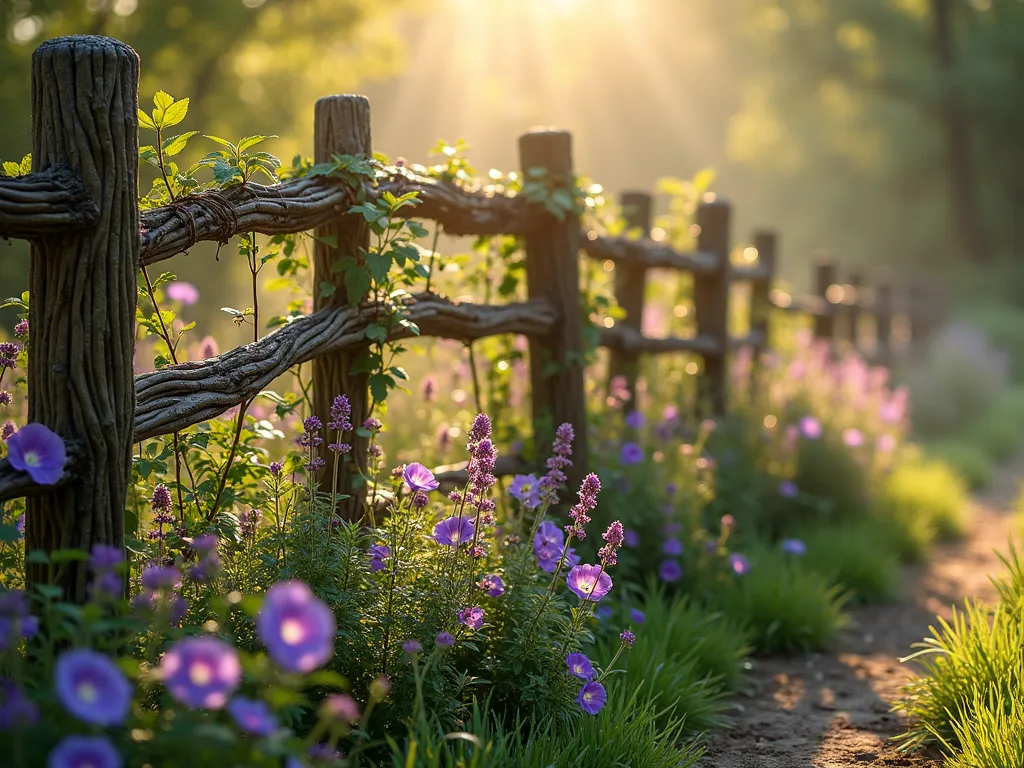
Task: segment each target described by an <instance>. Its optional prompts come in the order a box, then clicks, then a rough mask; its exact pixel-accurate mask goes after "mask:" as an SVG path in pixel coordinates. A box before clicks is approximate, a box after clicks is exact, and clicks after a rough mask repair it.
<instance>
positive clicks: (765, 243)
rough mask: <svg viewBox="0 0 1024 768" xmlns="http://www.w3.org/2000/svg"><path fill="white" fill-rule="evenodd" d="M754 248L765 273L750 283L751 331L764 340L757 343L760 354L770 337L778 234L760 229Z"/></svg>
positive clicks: (756, 346) (756, 347)
mask: <svg viewBox="0 0 1024 768" xmlns="http://www.w3.org/2000/svg"><path fill="white" fill-rule="evenodd" d="M754 248H755V249H756V250H757V261H758V264H759V265H760V266H761V267H762V268H763V270H764V275H763V276H762V277H759V278H758V279H756V280H753V281H751V284H750V331H751V333H755V334H760V336H761V337H762V341H761V343H760V344H757V345H755V347H754V349H755V352H757V353H758V355H760V353H761V352H764V351H765V350H766V349H768V345H769V343H770V339H769V338H768V334H769V331H770V324H771V316H772V312H773V310H774V307H773V306H772V298H771V294H772V283H774V282H775V255H776V252H777V250H776V249H777V248H778V235H776V234H775V233H774V232H769V231H766V230H759V231H757V232H755V233H754Z"/></svg>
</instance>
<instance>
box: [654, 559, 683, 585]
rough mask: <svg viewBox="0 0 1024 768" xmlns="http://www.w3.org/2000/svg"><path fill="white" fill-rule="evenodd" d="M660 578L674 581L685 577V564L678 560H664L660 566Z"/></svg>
mask: <svg viewBox="0 0 1024 768" xmlns="http://www.w3.org/2000/svg"><path fill="white" fill-rule="evenodd" d="M658 578H659V579H661V580H662V581H667V582H670V583H671V582H674V581H679V580H680V579H681V578H683V566H681V565H680V564H679V561H678V560H672V559H668V560H663V561H662V562H661V566H660V567H659V568H658Z"/></svg>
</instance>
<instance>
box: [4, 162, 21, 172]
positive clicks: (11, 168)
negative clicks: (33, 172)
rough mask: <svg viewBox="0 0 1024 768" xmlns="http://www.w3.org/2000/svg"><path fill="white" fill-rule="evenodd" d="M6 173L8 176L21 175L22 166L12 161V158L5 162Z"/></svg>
mask: <svg viewBox="0 0 1024 768" xmlns="http://www.w3.org/2000/svg"><path fill="white" fill-rule="evenodd" d="M4 173H5V174H6V175H8V176H20V175H21V166H20V165H18V164H17V163H12V162H11V161H10V160H7V161H5V162H4Z"/></svg>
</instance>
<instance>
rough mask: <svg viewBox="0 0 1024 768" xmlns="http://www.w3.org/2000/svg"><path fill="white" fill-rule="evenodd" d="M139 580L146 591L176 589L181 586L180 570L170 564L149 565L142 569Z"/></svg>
mask: <svg viewBox="0 0 1024 768" xmlns="http://www.w3.org/2000/svg"><path fill="white" fill-rule="evenodd" d="M141 580H142V588H143V589H145V590H146V591H148V592H159V591H160V590H162V589H177V588H178V587H180V586H181V571H179V570H178V569H177V568H175V567H173V566H170V565H150V566H148V567H147V568H145V569H144V570H143V571H142V579H141Z"/></svg>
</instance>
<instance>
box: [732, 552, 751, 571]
mask: <svg viewBox="0 0 1024 768" xmlns="http://www.w3.org/2000/svg"><path fill="white" fill-rule="evenodd" d="M729 567H730V568H732V570H733V573H735V574H736V575H737V576H742V575H743V574H744V573H746V572H747V571H749V570H750V561H749V560H747V558H746V557H744V556H743V555H741V554H740V553H739V552H733V553H732V554H731V555H729Z"/></svg>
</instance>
